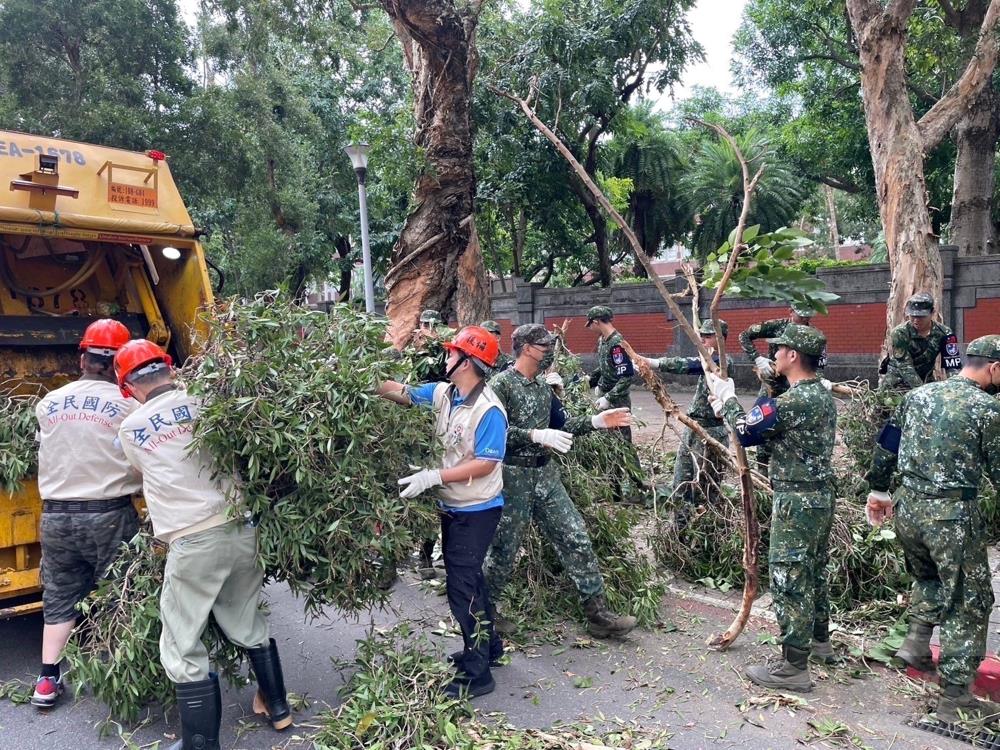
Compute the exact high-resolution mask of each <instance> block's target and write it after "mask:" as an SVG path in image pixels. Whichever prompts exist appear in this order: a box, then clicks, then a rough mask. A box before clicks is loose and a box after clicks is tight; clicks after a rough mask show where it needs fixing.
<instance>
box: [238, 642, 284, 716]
mask: <svg viewBox="0 0 1000 750" xmlns="http://www.w3.org/2000/svg"><path fill="white" fill-rule="evenodd" d="M247 656H249V657H250V665H251V666H252V667H253V674H254V677H256V678H257V694H256V695H255V696H254V698H253V712H254V713H255V714H258V715H262V716H266V717H267V718H268V720H269V721H270V722H271V726H272V727H274V728H275V729H277V730H278V731H279V732H280V731H281V730H282V729H287V728H288V727H289V726H291V724H292V712H291V709H290V708H289V707H288V694H287V693H286V692H285V677H284V675H283V674H282V672H281V659H280V658H279V657H278V646H277V644H276V643H275V642H274V638H271V639H270V641H269V642H268V643H267V645H264V646H257V647H256V648H248V649H247Z"/></svg>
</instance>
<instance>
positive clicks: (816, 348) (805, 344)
mask: <svg viewBox="0 0 1000 750" xmlns="http://www.w3.org/2000/svg"><path fill="white" fill-rule="evenodd" d="M767 343H769V344H775V345H777V346H787V347H788V348H789V349H794V350H795V351H797V352H802V353H803V354H809V355H811V356H813V357H819V356H821V355H822V354H823V350H824V349H825V348H826V336H824V335H823V332H822V331H820V330H819V329H818V328H813V327H812V326H803V325H799V324H798V323H789V324H788V325H787V326H785V330H784V331H782V333H781V335H780V336H778V337H776V338H773V339H768V340H767Z"/></svg>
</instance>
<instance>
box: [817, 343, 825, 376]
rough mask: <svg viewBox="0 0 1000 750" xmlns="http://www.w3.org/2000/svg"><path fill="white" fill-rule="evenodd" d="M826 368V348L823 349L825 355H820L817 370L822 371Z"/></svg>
mask: <svg viewBox="0 0 1000 750" xmlns="http://www.w3.org/2000/svg"><path fill="white" fill-rule="evenodd" d="M825 367H826V347H825V346H824V347H823V353H822V354H820V355H819V362H817V363H816V369H817V370H822V369H823V368H825Z"/></svg>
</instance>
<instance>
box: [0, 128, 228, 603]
mask: <svg viewBox="0 0 1000 750" xmlns="http://www.w3.org/2000/svg"><path fill="white" fill-rule="evenodd" d="M198 236H199V231H198V230H197V229H196V228H195V227H194V225H193V224H192V221H191V217H190V215H189V214H188V212H187V209H186V208H185V206H184V202H183V200H182V199H181V196H180V193H179V192H178V190H177V186H176V185H175V184H174V180H173V177H172V176H171V174H170V168H169V166H168V165H167V159H166V155H165V154H163V153H162V152H160V151H156V150H150V151H147V152H145V153H140V152H135V151H124V150H120V149H116V148H108V147H105V146H95V145H91V144H86V143H76V142H74V141H68V140H61V139H57V138H45V137H41V136H35V135H28V134H25V133H16V132H9V131H3V130H0V387H3V388H5V389H13V390H14V391H15V392H17V391H21V392H38V391H42V392H44V391H45V390H49V389H52V388H58V387H59V386H62V385H64V384H65V383H67V382H69V381H70V380H74V379H76V378H77V377H78V376H79V352H78V348H77V347H78V344H79V340H80V336H81V334H82V333H83V331H84V329H85V328H86V327H87V326H88V325H89V324H90V323H92V322H93V321H94V320H96V319H98V318H105V317H110V318H115V319H116V320H119V321H121V322H122V323H124V324H125V325H126V326H128V328H129V330H130V331H131V332H132V334H133V335H134V336H141V337H145V338H148V339H150V340H152V341H155V342H157V343H159V344H161V345H163V346H164V347H166V348H167V349H168V351H170V353H171V354H172V355H173V356H174V359H175V361H179V362H183V360H184V359H185V358H186V357H187V356H188V355H189V354H190V353H191V352H192V349H193V347H194V346H196V345H197V344H196V342H197V340H198V338H199V334H200V333H202V332H201V331H200V330H199V328H200V326H201V325H202V324H201V323H200V322H199V316H198V312H199V310H200V309H201V308H203V307H205V306H206V305H209V304H210V303H211V302H212V285H211V282H210V276H209V268H208V265H207V264H206V260H205V255H204V252H203V250H202V247H201V245H200V244H199V242H198ZM41 513H42V503H41V499H40V498H39V496H38V485H37V482H36V481H35V480H34V479H33V478H30V477H29V478H28V479H27V480H26V481H25V482H24V483H23V484H22V487H21V489H19V490H18V491H17V492H15V493H13V494H9V493H6V492H4V491H3V490H0V619H5V618H9V617H13V616H17V615H20V614H25V613H27V612H34V611H38V610H39V609H41V594H40V592H41V586H40V581H39V563H40V556H41V547H40V544H39V524H40V521H41Z"/></svg>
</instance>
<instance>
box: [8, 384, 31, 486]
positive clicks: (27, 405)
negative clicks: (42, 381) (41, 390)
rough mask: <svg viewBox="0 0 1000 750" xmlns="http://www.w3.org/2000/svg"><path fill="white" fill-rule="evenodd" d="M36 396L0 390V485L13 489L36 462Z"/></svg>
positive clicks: (28, 473) (29, 473)
mask: <svg viewBox="0 0 1000 750" xmlns="http://www.w3.org/2000/svg"><path fill="white" fill-rule="evenodd" d="M37 401H38V399H37V397H35V396H25V395H19V394H15V393H14V392H13V391H7V392H0V488H2V489H3V490H4V492H16V491H17V490H18V489H19V488H20V486H21V480H22V479H24V478H25V477H27V476H29V475H31V474H34V473H35V471H36V469H37V464H38V444H37V443H36V442H35V432H36V431H37V430H38V422H37V421H36V420H35V404H36V403H37Z"/></svg>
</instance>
